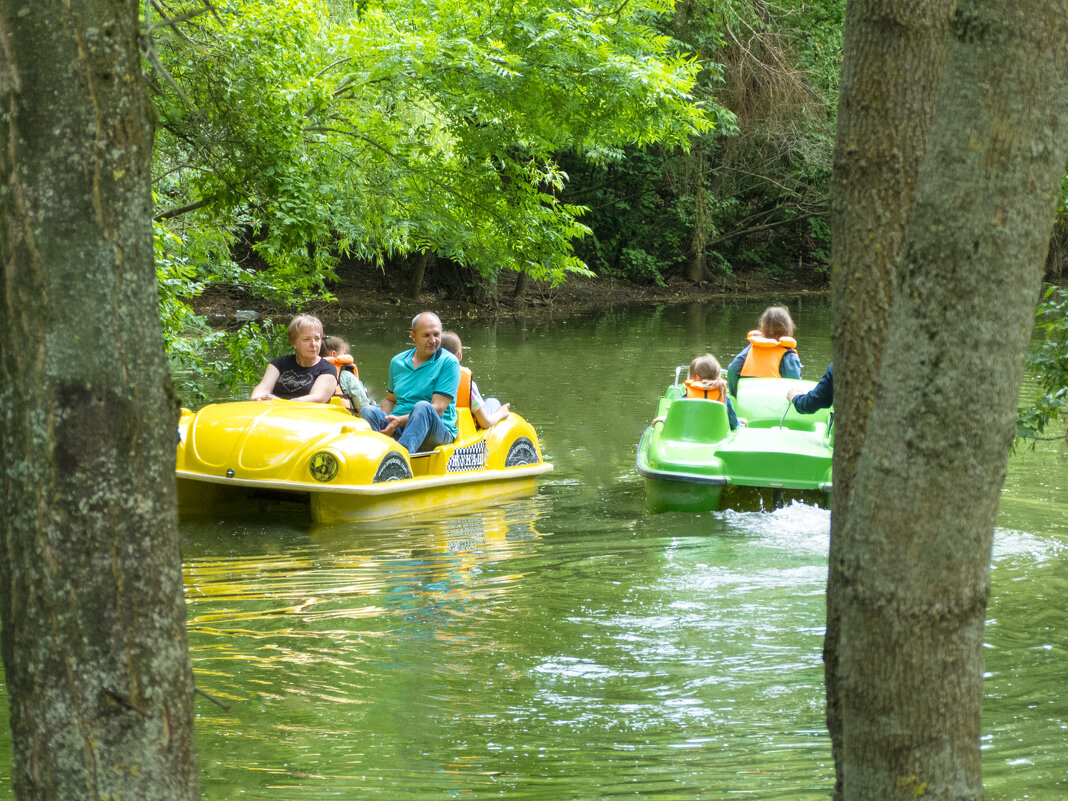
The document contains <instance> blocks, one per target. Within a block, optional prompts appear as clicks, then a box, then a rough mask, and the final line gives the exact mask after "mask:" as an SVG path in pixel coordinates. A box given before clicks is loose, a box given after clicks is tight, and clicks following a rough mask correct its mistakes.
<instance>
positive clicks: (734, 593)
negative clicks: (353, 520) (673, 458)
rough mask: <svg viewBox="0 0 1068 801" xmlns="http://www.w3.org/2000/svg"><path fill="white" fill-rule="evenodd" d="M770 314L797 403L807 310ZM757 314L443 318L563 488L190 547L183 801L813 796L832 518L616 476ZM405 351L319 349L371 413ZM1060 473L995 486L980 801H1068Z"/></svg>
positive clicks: (811, 324) (1040, 464) (394, 339)
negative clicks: (674, 386) (365, 394)
mask: <svg viewBox="0 0 1068 801" xmlns="http://www.w3.org/2000/svg"><path fill="white" fill-rule="evenodd" d="M791 308H792V311H793V312H794V315H795V319H796V320H797V322H798V325H799V331H798V338H799V341H800V342H801V356H802V360H803V362H804V365H805V376H806V377H812V378H818V377H819V375H820V374H822V372H823V369H824V367H825V366H826V364H827V362H828V361H829V359H830V343H829V340H828V336H827V332H828V331H829V312H828V308H827V304H826V302H825V301H823V300H816V301H811V302H807V303H805V304H799V303H797V302H794V303H791ZM761 309H762V305H758V304H751V305H724V306H722V307H716V306H706V307H697V308H689V307H675V308H667V309H661V310H651V309H641V310H632V311H624V312H619V313H614V314H608V315H598V316H591V317H581V318H564V319H559V320H556V321H552V322H538V323H523V322H521V321H507V322H501V323H497V324H496V325H492V326H488V325H486V324H484V323H478V324H474V323H472V324H470V325H467V324H460V323H459V322H454V321H448V320H446V321H445V322H446V326H447V327H454V328H457V330H458V331H459V333H460V334H461V336H462V337H463V339H464V343H465V345H468V346H469V347H470V349H469V350H468V351H467V352H466V356H465V362H466V363H467V364H468V365H469V366H471V367H472V368H473V369H474V372H475V379H476V380H477V381H478V382H479V385H480V387H481V389H482V391H483V394H485V395H487V396H488V395H490V394H494V395H498V396H499V397H500V398H501V399H502V400H504V401H511V402H512V404H513V408H514V409H516V410H517V411H519V412H520V413H522V414H523V415H524V416H525V417H527V419H528V420H530V421H531V422H532V423H533V424H534V425H535V426H536V427H537V429H538V431H539V433H540V435H541V438H542V446H543V450H544V452H545V454H546V457H547V458H548V459H549V460H551V461H552V462H553V463H554V464H555V465H556V470H555V471H554V472H553V473H551V474H549V475H548V476H546V477H545V478H544V479H543V481H542V483H541V486H540V490H539V493H538V494H537V495H536V496H535V497H532V498H528V499H523V500H519V501H511V502H506V503H503V504H500V505H496V506H487V507H484V508H479V509H464V510H443V511H442V513H441V514H440V515H437V516H434V517H432V518H421V519H416V520H410V519H406V520H399V521H389V522H385V523H379V524H376V525H373V526H369V525H367V524H361V525H349V524H345V525H332V526H317V525H313V524H311V523H307V522H302V521H288V522H284V521H277V520H273V521H270V520H269V521H264V520H258V521H246V522H244V523H241V524H239V525H235V524H233V523H215V522H211V521H196V522H190V521H186V522H183V524H182V533H183V537H184V554H185V571H186V585H187V599H188V603H189V634H190V643H191V648H192V658H193V667H194V671H195V672H196V676H197V681H198V686H199V687H200V688H201V689H203V690H204V691H205V692H207V693H208V694H210V695H211V696H212V697H214V698H216V699H218V701H219V702H221V703H223V704H226V705H227V709H225V710H224V709H222V708H220V707H219V706H216V705H214V704H212V703H211V702H209V701H207V700H205V699H203V698H200V699H198V700H197V710H198V715H199V718H198V743H199V749H200V757H201V764H202V781H203V789H204V797H205V798H206V799H230V798H244V799H328V798H330V799H334V798H369V797H370V798H383V799H391V800H392V801H407V800H409V799H410V800H411V801H427V800H428V799H452V798H457V799H460V798H474V799H479V798H482V799H488V798H507V799H515V800H518V799H538V800H541V799H545V801H561V800H563V799H611V798H624V797H626V798H633V797H637V796H642V797H653V798H658V799H662V800H663V801H670V800H672V799H728V798H731V799H733V798H747V799H769V801H770V799H776V800H777V801H778V800H779V799H800V800H801V801H804V800H806V799H823V798H826V797H827V794H828V790H829V787H830V785H831V783H832V781H833V768H832V766H831V763H830V748H829V744H828V741H827V737H826V732H825V729H824V720H823V674H822V662H821V657H820V648H821V642H822V632H823V622H824V620H823V616H824V600H823V592H824V587H825V581H826V551H827V540H828V531H829V523H830V520H829V513H828V512H827V511H826V510H822V509H818V508H815V507H810V506H804V505H794V506H790V507H787V508H784V509H780V510H777V511H775V512H773V513H737V512H724V513H715V514H706V515H700V516H687V515H677V514H665V515H656V516H654V515H650V514H648V513H647V512H646V511H645V510H644V497H643V487H642V484H641V480H640V478H639V476H638V474H637V472H636V470H635V467H634V449H635V446H636V443H637V441H638V438H639V437H640V435H641V432H642V430H643V429H644V427H645V426H646V425H647V423H648V421H649V419H650V418H651V417H652V415H653V413H654V411H655V405H656V399H657V397H658V395H659V394H660V392H661V391H662V389H663V387H664V385H666V384H667V383H668V382H669V381H670V380H671V377H672V373H673V367H674V365H676V364H680V363H684V362H688V361H689V360H690V358H691V357H692V356H693V355H696V354H698V353H701V352H704V351H706V350H708V351H711V352H712V353H715V354H716V355H717V356H719V357H720V360H721V361H722V362H724V364H725V363H726V362H727V361H728V360H729V359H730V358H731V356H733V354H734V353H735V352H736V351H737V350H739V349H740V348H741V346H742V345H743V344H744V341H743V336H744V333H745V331H746V330H747V329H748V328H750V327H751V326H752V323H753V321H754V320H755V318H756V316H757V315H758V314H759V313H760V311H761ZM405 329H406V321H400V320H398V321H396V322H390V323H381V322H368V323H362V322H361V323H358V324H353V325H349V326H346V327H345V328H344V329H337V330H336V331H335V332H336V333H339V334H342V335H344V336H346V338H348V339H349V340H350V341H352V342H353V343H354V350H355V351H356V359H357V362H358V364H359V365H360V373H361V377H362V378H363V379H364V380H365V382H367V383H368V385H369V386H370V387H372V390H373V391H375V390H377V393H378V394H379V395H381V386H382V383H383V381H384V377H385V366H386V363H387V361H388V358H389V356H391V355H392V354H393V353H394V352H396V351H397V350H399V349H401V348H402V347H404V344H405V336H406V331H405ZM329 332H330V331H328V333H329ZM1066 462H1068V453H1066V452H1065V449H1064V448H1063V447H1061V448H1059V449H1056V448H1050V447H1048V446H1047V447H1045V448H1043V449H1042V450H1040V451H1039V452H1037V453H1031V452H1030V451H1024V452H1021V453H1020V454H1017V455H1016V456H1014V457H1013V459H1012V461H1011V463H1010V472H1009V478H1008V482H1007V484H1006V488H1005V491H1004V494H1003V501H1002V508H1001V515H1000V519H999V528H998V530H997V533H996V537H995V551H994V559H993V567H994V570H993V597H992V599H991V603H990V609H989V622H988V627H987V642H988V648H987V652H986V653H987V683H986V687H987V703H986V707H985V713H984V738H983V748H984V774H985V780H986V785H987V798H988V799H1038V800H1039V801H1062V799H1064V798H1066V797H1068V748H1065V740H1066V736H1068V730H1066V726H1068V701H1066V700H1062V696H1061V692H1060V690H1061V687H1062V686H1063V685H1064V681H1065V678H1066V668H1068V662H1066V654H1068V632H1066V631H1065V630H1064V627H1063V625H1062V623H1063V617H1064V615H1063V609H1064V600H1063V599H1064V598H1065V597H1066V595H1068V555H1066V554H1065V553H1064V550H1065V547H1066V545H1068V492H1066V489H1068V470H1066V469H1065V468H1066ZM5 707H6V705H5ZM3 714H6V709H5V710H4V712H3ZM4 725H5V729H6V723H5V724H4ZM4 737H5V739H4V740H2V741H0V759H2V760H3V761H2V762H0V764H4V765H6V763H7V760H8V759H9V754H10V736H9V735H8V734H7V733H6V731H5V734H4ZM4 772H5V774H6V768H5V769H4ZM0 797H3V798H9V797H11V792H10V785H9V783H8V781H7V779H6V776H5V778H4V781H3V782H2V783H0Z"/></svg>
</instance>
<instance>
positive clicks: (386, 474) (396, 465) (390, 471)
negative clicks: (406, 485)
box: [371, 451, 412, 484]
mask: <svg viewBox="0 0 1068 801" xmlns="http://www.w3.org/2000/svg"><path fill="white" fill-rule="evenodd" d="M411 477H412V471H411V470H410V469H409V468H408V460H407V459H405V458H404V457H403V456H401V455H400V454H399V453H397V452H396V451H390V452H389V453H387V454H386V456H385V458H384V459H382V462H381V463H380V464H379V465H378V470H377V471H376V472H375V477H374V478H372V479H371V483H372V484H379V483H381V482H383V481H400V480H402V479H405V478H411Z"/></svg>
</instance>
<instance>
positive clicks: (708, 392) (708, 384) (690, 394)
mask: <svg viewBox="0 0 1068 801" xmlns="http://www.w3.org/2000/svg"><path fill="white" fill-rule="evenodd" d="M682 383H683V386H685V387H686V397H687V398H705V399H706V400H714V401H719V402H720V403H723V385H722V383H721V382H717V381H709V380H708V379H705V378H687V379H686V380H685V381H683V382H682Z"/></svg>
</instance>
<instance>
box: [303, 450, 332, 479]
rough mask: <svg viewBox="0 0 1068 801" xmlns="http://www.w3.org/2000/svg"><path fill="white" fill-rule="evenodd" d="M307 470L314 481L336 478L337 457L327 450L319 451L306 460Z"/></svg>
mask: <svg viewBox="0 0 1068 801" xmlns="http://www.w3.org/2000/svg"><path fill="white" fill-rule="evenodd" d="M308 470H309V471H310V472H311V474H312V478H314V479H315V480H316V481H333V480H334V479H335V478H337V471H338V462H337V457H336V456H334V454H332V453H330V452H329V451H319V452H318V453H316V454H315V455H314V456H312V458H311V461H310V462H308Z"/></svg>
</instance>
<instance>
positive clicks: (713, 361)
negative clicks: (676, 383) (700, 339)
mask: <svg viewBox="0 0 1068 801" xmlns="http://www.w3.org/2000/svg"><path fill="white" fill-rule="evenodd" d="M722 371H723V368H721V367H720V366H719V360H718V359H717V358H716V357H715V356H713V355H712V354H711V353H706V354H705V355H704V356H698V357H697V358H696V359H694V360H693V361H692V362H690V378H699V379H701V380H703V381H715V380H716V379H717V378H719V376H720V373H721V372H722Z"/></svg>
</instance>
